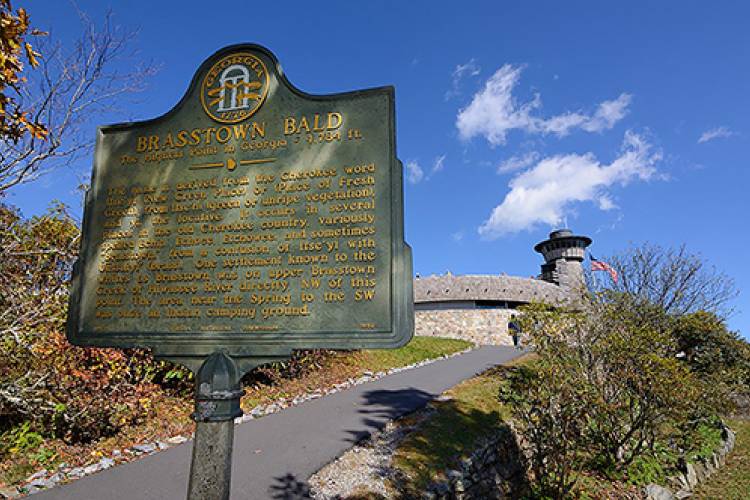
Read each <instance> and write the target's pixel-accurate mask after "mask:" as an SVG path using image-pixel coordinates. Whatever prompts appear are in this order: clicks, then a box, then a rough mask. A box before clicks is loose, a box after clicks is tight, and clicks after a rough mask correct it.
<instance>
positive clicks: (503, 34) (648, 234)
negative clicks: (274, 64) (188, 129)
mask: <svg viewBox="0 0 750 500" xmlns="http://www.w3.org/2000/svg"><path fill="white" fill-rule="evenodd" d="M16 4H17V6H23V5H24V4H26V5H25V6H26V7H27V9H28V11H29V13H30V15H31V19H32V21H33V23H34V24H36V25H37V26H39V27H41V28H43V29H47V30H50V31H51V32H52V34H53V36H55V37H56V38H58V39H60V40H61V41H62V42H63V43H70V42H71V41H72V40H73V39H74V37H75V36H77V34H78V32H79V30H80V25H79V23H78V20H77V17H76V14H75V11H74V9H73V8H72V7H71V4H69V3H68V2H65V1H60V0H37V1H34V2H18V1H17V2H16ZM78 6H79V8H80V9H81V10H82V11H85V12H86V13H87V14H88V15H89V16H90V17H91V18H92V19H102V18H103V14H104V12H105V10H106V9H107V7H111V9H112V11H113V12H114V20H115V22H116V23H117V24H121V25H123V26H124V27H127V28H137V29H138V30H139V34H138V36H137V38H136V39H135V41H134V42H133V47H134V48H137V49H138V50H139V54H140V55H139V57H141V58H143V59H148V60H152V61H154V62H155V63H157V64H159V65H160V71H159V72H158V73H157V74H156V75H155V76H154V77H152V78H151V79H150V80H149V81H148V82H147V84H148V86H147V89H146V90H145V91H144V92H142V93H140V94H138V95H137V96H135V99H134V101H132V102H127V103H126V104H125V107H126V108H127V113H126V114H124V115H123V114H118V115H114V114H113V116H112V117H111V119H105V120H103V121H102V123H108V122H117V121H122V120H123V118H131V119H144V118H149V117H153V116H157V115H160V114H162V113H164V112H166V111H167V110H168V109H170V108H171V107H172V106H173V105H174V104H176V103H177V101H178V100H179V99H180V97H181V96H182V94H183V93H184V91H185V89H186V87H187V85H188V83H189V81H190V79H191V78H192V75H193V73H194V71H195V70H196V69H197V67H198V65H199V64H200V63H201V62H202V61H203V60H204V59H205V58H206V57H208V56H209V55H210V54H212V53H213V52H214V51H215V50H217V49H219V48H221V47H223V46H225V45H229V44H233V43H239V42H255V43H259V44H261V45H265V46H266V47H268V48H269V49H270V50H272V51H273V52H274V53H275V54H276V55H277V57H278V58H279V59H280V61H281V63H282V66H283V68H284V70H285V72H286V74H287V76H288V77H289V78H290V80H291V81H292V82H293V83H294V84H295V85H297V86H298V87H299V88H301V89H303V90H305V91H307V92H311V93H330V92H340V91H346V90H352V89H357V88H366V87H375V86H380V85H394V86H395V88H396V113H397V114H396V120H397V148H398V155H399V157H400V158H401V160H402V161H403V162H404V164H405V165H407V166H408V168H407V171H406V178H407V182H406V183H405V198H406V207H405V212H406V213H405V216H406V236H407V241H408V242H409V243H410V244H411V245H412V247H413V249H414V268H415V271H416V272H418V273H420V274H422V275H427V274H431V273H444V272H445V271H447V270H450V271H451V272H453V273H456V274H462V273H501V272H505V273H508V274H512V275H520V276H530V275H535V274H537V273H538V272H539V265H540V263H541V256H539V255H538V254H535V253H534V252H533V250H532V247H533V245H534V244H535V243H536V242H538V241H540V240H542V239H544V238H546V236H547V233H548V232H549V231H550V230H551V229H553V228H557V227H560V226H563V225H566V224H567V226H569V227H571V228H572V229H573V230H574V231H575V232H577V233H582V234H586V235H589V236H591V237H592V238H593V240H594V243H593V245H592V247H591V250H592V252H593V253H594V255H596V256H604V255H607V254H611V253H615V252H618V251H620V250H623V249H625V248H626V247H627V246H628V245H630V244H640V243H643V242H646V241H648V242H651V243H656V244H660V245H663V246H678V245H680V244H683V243H684V244H685V245H686V246H687V248H688V249H689V250H690V251H692V252H694V253H699V254H700V255H701V256H702V257H704V258H705V259H706V260H707V261H708V262H709V263H710V264H711V265H714V266H716V268H718V269H720V270H721V271H723V272H725V273H727V274H728V275H730V276H731V277H732V278H733V279H734V280H735V282H736V284H737V286H738V288H739V289H740V296H739V297H738V299H737V300H736V301H735V303H734V306H735V307H736V308H737V309H738V312H737V313H736V314H735V315H734V316H733V317H731V318H730V320H729V324H730V327H731V328H733V329H735V330H740V331H741V332H742V334H743V335H744V336H745V337H746V338H747V337H750V300H749V299H748V297H749V295H748V293H750V266H748V265H747V263H746V262H745V256H744V252H745V251H746V250H747V248H748V246H749V245H750V224H748V223H747V218H748V216H749V215H750V201H749V200H750V196H749V195H748V192H747V188H748V186H750V170H749V168H748V167H749V165H748V145H749V142H748V138H750V127H748V117H749V116H750V98H748V95H747V92H748V81H749V80H750V60H749V59H748V53H749V49H750V31H748V30H747V29H746V28H747V19H750V4H747V3H744V2H677V1H674V2H627V3H620V4H618V5H615V4H614V3H611V2H594V1H591V2H553V1H549V2H537V1H534V2H513V3H511V2H498V1H494V2H461V3H459V4H456V3H454V2H451V3H448V2H445V3H443V2H435V1H433V2H416V1H415V2H378V1H373V2H336V1H329V2H325V3H315V2H294V1H289V2H267V3H250V2H213V3H206V2H192V1H163V2H154V1H151V2H141V1H129V2H125V1H121V2H116V1H113V2H110V3H107V2H102V1H89V0H79V1H78ZM108 118H109V117H108ZM93 125H95V124H92V129H91V134H92V135H93V133H94V129H93ZM90 168H91V166H90V161H89V160H88V159H85V160H82V161H80V162H79V163H77V164H76V165H75V166H74V167H73V169H70V170H65V171H62V172H58V173H56V174H54V175H49V176H46V177H43V178H42V179H40V180H39V181H37V182H35V183H33V184H30V185H26V186H22V187H20V188H17V189H15V190H14V191H13V192H12V193H11V195H10V197H9V199H8V200H7V201H8V202H10V203H13V204H15V205H17V206H19V207H21V208H22V210H23V212H24V214H26V215H33V214H35V213H39V212H41V211H43V210H44V208H45V207H46V206H47V205H48V204H49V202H50V200H52V199H55V198H56V199H61V200H63V201H65V202H67V203H68V204H70V205H71V206H72V207H74V209H75V210H76V211H80V193H78V192H77V191H76V189H75V188H76V186H77V185H78V183H79V182H80V176H81V175H87V174H88V173H89V172H90Z"/></svg>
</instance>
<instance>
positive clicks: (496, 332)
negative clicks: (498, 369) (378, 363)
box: [414, 309, 516, 345]
mask: <svg viewBox="0 0 750 500" xmlns="http://www.w3.org/2000/svg"><path fill="white" fill-rule="evenodd" d="M514 314H516V311H514V310H512V309H439V310H423V311H415V312H414V335H419V336H424V337H446V338H452V339H462V340H468V341H470V342H474V343H475V344H479V345H513V338H512V337H511V336H510V335H509V334H508V321H510V318H511V317H513V315H514Z"/></svg>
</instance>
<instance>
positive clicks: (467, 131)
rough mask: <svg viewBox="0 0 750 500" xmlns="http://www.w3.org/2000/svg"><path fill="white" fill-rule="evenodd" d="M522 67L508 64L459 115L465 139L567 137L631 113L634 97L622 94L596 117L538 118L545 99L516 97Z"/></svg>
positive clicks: (606, 126) (575, 114) (594, 129)
mask: <svg viewBox="0 0 750 500" xmlns="http://www.w3.org/2000/svg"><path fill="white" fill-rule="evenodd" d="M522 71H523V67H522V66H513V65H510V64H505V65H503V67H501V68H500V69H498V70H497V71H496V72H495V74H494V75H492V76H491V77H490V78H489V79H488V80H487V82H486V83H485V85H484V88H482V89H481V90H479V91H478V92H477V93H476V94H474V97H473V99H472V101H471V103H469V105H468V106H466V107H465V108H463V109H461V110H460V111H459V112H458V116H457V118H456V127H457V128H458V132H459V135H460V137H461V138H462V139H464V140H468V139H471V138H473V137H476V136H483V137H484V138H485V139H487V141H489V143H490V144H491V145H492V146H498V145H502V144H505V140H506V136H507V134H508V132H509V131H511V130H523V131H525V132H527V133H536V134H555V135H558V136H565V135H567V134H569V133H570V132H571V131H573V130H574V129H576V128H580V129H582V130H585V131H586V132H601V131H603V130H609V129H611V128H612V127H613V126H614V125H615V124H616V123H617V122H618V121H620V120H622V118H623V117H624V116H625V115H626V114H627V113H628V106H629V105H630V101H631V99H632V96H631V95H630V94H624V93H623V94H620V96H619V97H618V98H617V99H614V100H611V101H604V102H602V103H600V104H599V106H598V107H597V109H596V111H595V112H594V114H593V115H590V114H586V113H583V112H580V111H577V112H566V113H562V114H560V115H556V116H551V117H549V118H544V117H541V116H536V114H535V112H536V111H538V110H539V109H541V107H542V99H541V96H540V95H539V94H536V95H535V96H534V98H533V99H531V100H530V101H528V102H522V103H519V102H517V100H516V99H515V98H514V97H513V89H514V88H515V87H516V85H518V82H519V80H520V78H521V73H522Z"/></svg>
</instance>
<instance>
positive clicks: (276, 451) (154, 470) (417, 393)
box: [33, 347, 522, 500]
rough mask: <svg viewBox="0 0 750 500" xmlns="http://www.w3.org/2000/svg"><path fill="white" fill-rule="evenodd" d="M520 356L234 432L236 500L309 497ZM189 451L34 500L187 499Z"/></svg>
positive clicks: (444, 364) (345, 397) (502, 356)
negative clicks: (364, 446)
mask: <svg viewBox="0 0 750 500" xmlns="http://www.w3.org/2000/svg"><path fill="white" fill-rule="evenodd" d="M521 353H522V351H518V350H515V349H513V348H510V347H482V348H479V349H476V350H474V351H471V352H469V353H467V354H463V355H461V356H456V357H453V358H450V359H446V360H442V361H438V362H436V363H432V364H430V365H427V366H423V367H421V368H416V369H413V370H407V371H404V372H400V373H396V374H393V375H389V376H387V377H384V378H382V379H380V380H377V381H375V382H370V383H366V384H362V385H359V386H356V387H353V388H351V389H348V390H345V391H342V392H339V393H336V394H333V395H330V396H326V397H323V398H320V399H315V400H312V401H308V402H306V403H304V404H302V405H300V406H296V407H293V408H288V409H286V410H283V411H281V412H279V413H276V414H273V415H268V416H266V417H263V418H260V419H258V420H253V421H250V422H248V423H245V424H242V425H240V426H238V427H236V428H235V437H234V462H233V468H232V497H231V498H232V500H240V499H262V500H265V499H289V500H291V499H299V498H305V497H306V480H307V478H308V477H310V476H311V475H312V474H313V473H314V472H315V471H317V470H318V469H320V468H321V467H322V466H323V465H325V464H327V463H328V462H330V461H331V460H333V459H334V458H336V457H338V456H339V455H341V454H342V453H343V452H344V451H346V450H347V449H348V448H350V447H351V446H352V445H353V444H354V443H356V442H357V441H360V440H361V439H363V438H365V437H367V436H368V435H369V434H370V433H371V432H372V431H373V430H376V429H381V428H382V427H383V426H384V425H385V424H386V423H387V422H388V421H389V420H392V419H394V418H397V417H399V416H401V415H404V414H406V413H409V412H412V411H414V410H416V409H419V408H421V407H422V406H424V405H425V404H426V403H427V402H428V401H430V400H431V399H432V398H433V397H435V396H437V395H438V394H440V393H441V392H443V391H445V390H447V389H449V388H451V387H453V386H454V385H456V384H457V383H459V382H461V381H462V380H465V379H467V378H469V377H471V376H473V375H475V374H477V373H479V372H481V371H484V370H485V369H487V368H489V367H491V366H494V365H497V364H502V363H505V362H507V361H510V360H511V359H513V358H515V357H517V356H519V355H520V354H521ZM191 450H192V443H191V442H187V443H185V444H183V445H180V446H176V447H174V448H170V449H168V450H165V451H162V452H160V453H157V454H155V455H150V456H147V457H145V458H142V459H140V460H137V461H134V462H130V463H127V464H123V465H120V466H117V467H114V468H112V469H108V470H105V471H102V472H99V473H97V474H94V475H92V476H87V477H84V478H82V479H79V480H78V481H75V482H73V483H71V484H68V485H65V486H59V487H56V488H53V489H51V490H48V491H44V492H41V493H38V494H36V495H34V496H33V498H34V500H48V499H78V500H99V499H101V500H109V499H111V500H120V499H122V500H126V499H127V500H133V499H144V500H145V499H149V500H150V499H178V500H182V499H184V498H186V496H187V483H188V473H189V470H190V453H191Z"/></svg>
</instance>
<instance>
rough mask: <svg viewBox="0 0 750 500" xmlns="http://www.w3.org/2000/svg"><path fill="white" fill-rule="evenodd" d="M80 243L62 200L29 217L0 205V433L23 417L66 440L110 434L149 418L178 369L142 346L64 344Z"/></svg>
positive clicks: (42, 431)
mask: <svg viewBox="0 0 750 500" xmlns="http://www.w3.org/2000/svg"><path fill="white" fill-rule="evenodd" d="M78 239H79V229H78V225H77V223H76V221H75V220H73V219H72V218H71V217H70V215H68V213H67V212H66V210H65V207H63V206H55V207H54V208H52V209H50V210H49V212H48V213H46V214H45V215H43V216H39V217H34V218H32V219H28V220H24V219H22V218H21V216H20V215H19V214H18V212H17V211H15V210H13V209H12V208H10V207H8V206H4V205H0V252H1V253H2V255H0V332H1V334H2V336H1V337H0V417H1V418H0V420H1V421H2V428H0V434H2V433H3V432H8V431H10V430H11V429H13V428H15V427H17V426H18V425H21V424H22V423H28V425H30V426H31V429H33V430H34V431H35V432H37V433H39V434H42V435H45V436H48V437H58V438H62V439H65V440H66V441H69V442H76V441H88V440H91V439H96V438H99V437H101V436H104V435H108V434H112V433H114V432H116V431H117V429H119V428H121V427H122V426H124V425H130V424H133V423H135V422H137V421H138V420H140V419H142V418H143V417H145V416H146V415H147V414H148V412H149V411H151V408H150V406H151V396H152V395H153V394H154V393H155V392H156V391H160V390H162V388H161V387H160V386H159V385H157V384H156V383H157V382H164V381H165V380H166V379H168V378H169V376H170V375H169V374H173V373H174V367H172V366H170V365H167V364H165V363H162V362H158V361H154V360H153V358H152V357H151V356H150V355H149V354H148V353H146V352H145V351H141V350H135V349H133V350H126V351H123V350H115V349H93V348H79V347H75V346H72V345H71V344H69V343H68V342H67V340H66V339H65V334H64V331H65V328H64V327H65V319H66V316H67V302H68V283H69V279H70V272H71V269H72V264H73V261H74V260H75V258H76V256H77V252H78ZM182 375H183V372H180V376H182Z"/></svg>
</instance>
